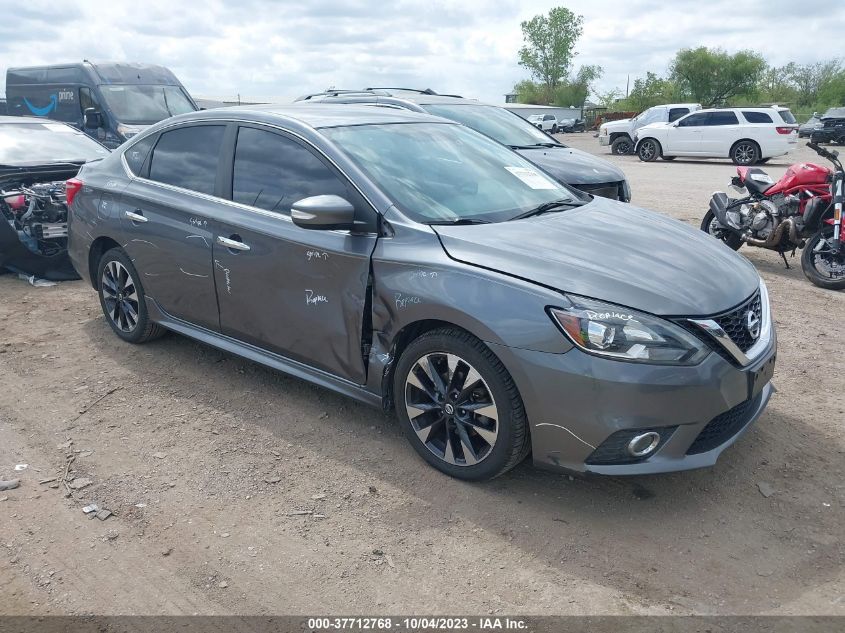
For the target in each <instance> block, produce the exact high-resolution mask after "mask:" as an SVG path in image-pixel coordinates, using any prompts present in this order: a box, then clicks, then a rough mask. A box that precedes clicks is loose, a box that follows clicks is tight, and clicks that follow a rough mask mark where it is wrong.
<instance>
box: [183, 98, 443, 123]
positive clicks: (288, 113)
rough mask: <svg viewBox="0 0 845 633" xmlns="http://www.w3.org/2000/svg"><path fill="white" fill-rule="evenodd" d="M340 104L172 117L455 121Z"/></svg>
mask: <svg viewBox="0 0 845 633" xmlns="http://www.w3.org/2000/svg"><path fill="white" fill-rule="evenodd" d="M344 105H345V107H343V108H339V107H337V105H332V104H325V103H312V104H307V105H306V104H299V103H295V104H292V105H273V104H269V105H253V106H233V107H230V108H215V109H213V110H203V111H202V112H189V113H187V114H182V115H179V116H177V117H173V118H171V119H166V121H168V122H174V121H176V120H185V119H188V120H203V121H210V120H215V119H231V118H232V117H233V116H236V117H238V118H245V119H250V120H254V121H257V122H266V123H274V122H276V123H278V122H279V120H280V119H282V120H287V121H297V122H298V123H300V124H302V125H305V126H307V127H311V128H314V129H320V128H329V127H342V126H350V125H378V124H386V123H422V122H436V123H444V124H452V125H455V123H454V122H453V121H449V120H447V119H442V118H440V117H435V116H431V115H429V114H422V113H418V112H411V111H410V110H402V109H398V108H374V107H372V106H370V105H364V104H361V105H357V104H344Z"/></svg>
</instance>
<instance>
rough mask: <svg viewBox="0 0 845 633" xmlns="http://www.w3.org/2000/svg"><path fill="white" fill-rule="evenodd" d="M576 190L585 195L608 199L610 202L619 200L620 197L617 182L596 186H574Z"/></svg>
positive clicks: (619, 187)
mask: <svg viewBox="0 0 845 633" xmlns="http://www.w3.org/2000/svg"><path fill="white" fill-rule="evenodd" d="M576 187H577V188H578V189H580V190H581V191H583V192H585V193H589V194H591V195H594V196H600V197H602V198H610V199H611V200H621V199H622V196H621V195H620V194H621V193H622V192H621V189H622V187H621V186H620V184H619V183H618V182H605V183H600V184H597V185H576Z"/></svg>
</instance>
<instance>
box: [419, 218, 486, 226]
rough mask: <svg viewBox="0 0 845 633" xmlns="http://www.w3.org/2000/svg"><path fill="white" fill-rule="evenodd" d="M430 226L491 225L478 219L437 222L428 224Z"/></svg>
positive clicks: (455, 219) (453, 219) (454, 219)
mask: <svg viewBox="0 0 845 633" xmlns="http://www.w3.org/2000/svg"><path fill="white" fill-rule="evenodd" d="M426 224H428V225H429V226H465V225H470V224H490V222H489V221H488V220H479V219H478V218H452V219H451V220H437V221H436V222H426Z"/></svg>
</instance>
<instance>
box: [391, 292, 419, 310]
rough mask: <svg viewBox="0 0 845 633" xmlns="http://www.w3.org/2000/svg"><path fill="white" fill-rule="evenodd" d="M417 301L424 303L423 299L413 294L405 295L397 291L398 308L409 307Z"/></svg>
mask: <svg viewBox="0 0 845 633" xmlns="http://www.w3.org/2000/svg"><path fill="white" fill-rule="evenodd" d="M415 303H422V299H420V298H419V297H414V296H412V295H403V294H402V293H401V292H397V293H396V309H397V310H402V309H403V308H407V307H408V306H409V305H413V304H415Z"/></svg>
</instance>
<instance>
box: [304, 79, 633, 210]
mask: <svg viewBox="0 0 845 633" xmlns="http://www.w3.org/2000/svg"><path fill="white" fill-rule="evenodd" d="M297 102H302V103H332V104H341V103H345V104H371V105H381V106H388V107H397V108H404V109H406V110H411V111H412V112H425V113H427V114H433V115H435V116H441V117H443V118H444V119H450V120H452V121H456V122H457V123H462V124H464V125H466V126H467V127H471V128H472V129H473V130H476V131H477V132H481V133H482V134H484V135H486V136H489V137H490V138H492V139H493V140H494V141H499V143H501V144H502V145H507V146H508V147H510V148H511V149H512V150H515V151H517V152H519V153H520V154H521V155H522V156H524V157H525V158H527V159H528V160H530V161H531V162H532V163H534V164H535V165H538V166H540V167H542V168H543V169H544V170H546V171H547V172H548V173H550V174H551V175H552V176H554V177H555V178H557V179H558V180H559V181H560V182H562V183H564V184H566V185H571V186H572V187H575V188H577V189H580V190H581V191H585V192H587V193H589V194H592V195H594V196H602V197H603V198H610V199H611V200H621V201H622V202H630V200H631V187H630V185H629V184H628V180H627V179H626V178H625V174H623V173H622V170H620V169H619V168H618V167H616V166H615V165H613V164H612V163H610V162H608V161H606V160H604V159H602V158H597V157H596V156H593V155H592V154H588V153H587V152H582V151H581V150H579V149H575V148H573V147H569V146H567V145H564V144H563V143H561V142H560V141H558V140H557V139H556V138H554V137H553V136H549V135H548V134H546V133H545V132H544V131H542V130H539V129H537V128H536V127H535V126H534V125H532V124H531V123H529V122H528V121H526V120H525V119H523V118H522V117H521V116H519V115H518V114H514V113H513V112H511V111H510V110H506V109H505V108H501V107H499V106H494V105H488V104H485V103H481V102H479V101H476V100H475V99H465V98H463V97H459V96H457V95H440V94H437V93H436V92H434V91H432V90H414V89H411V88H367V89H366V90H330V91H327V92H321V93H318V94H312V95H305V96H303V97H299V99H297Z"/></svg>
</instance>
